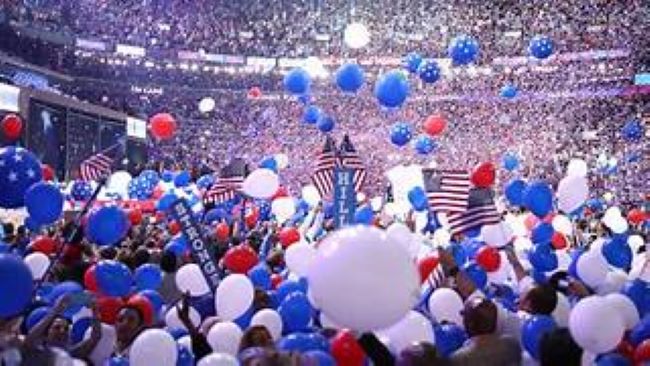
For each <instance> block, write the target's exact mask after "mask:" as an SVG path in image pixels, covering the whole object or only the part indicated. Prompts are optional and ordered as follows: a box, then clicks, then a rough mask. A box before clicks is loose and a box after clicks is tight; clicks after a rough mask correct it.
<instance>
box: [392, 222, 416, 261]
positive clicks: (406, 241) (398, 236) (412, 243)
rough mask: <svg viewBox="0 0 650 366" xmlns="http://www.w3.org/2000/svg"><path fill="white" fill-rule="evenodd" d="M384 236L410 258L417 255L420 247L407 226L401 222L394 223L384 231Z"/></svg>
mask: <svg viewBox="0 0 650 366" xmlns="http://www.w3.org/2000/svg"><path fill="white" fill-rule="evenodd" d="M386 235H387V237H388V240H390V241H393V242H396V243H399V244H400V245H402V246H403V247H404V249H406V251H407V252H408V253H409V255H410V256H411V257H415V256H416V255H417V252H418V250H419V249H420V245H419V243H418V242H417V241H416V238H415V235H413V232H411V229H409V228H408V226H406V225H404V224H403V223H401V222H394V223H392V224H391V225H390V226H389V227H388V229H386Z"/></svg>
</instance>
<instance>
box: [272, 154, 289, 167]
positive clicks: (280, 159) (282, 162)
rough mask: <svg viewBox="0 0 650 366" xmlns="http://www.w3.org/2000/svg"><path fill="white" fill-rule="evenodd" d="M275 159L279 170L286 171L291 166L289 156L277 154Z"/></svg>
mask: <svg viewBox="0 0 650 366" xmlns="http://www.w3.org/2000/svg"><path fill="white" fill-rule="evenodd" d="M273 158H274V159H275V163H276V164H277V165H278V168H279V169H285V168H286V167H288V166H289V157H288V156H287V154H275V156H274V157H273Z"/></svg>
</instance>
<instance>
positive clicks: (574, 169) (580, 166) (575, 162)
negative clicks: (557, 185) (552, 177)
mask: <svg viewBox="0 0 650 366" xmlns="http://www.w3.org/2000/svg"><path fill="white" fill-rule="evenodd" d="M587 172H588V169H587V163H586V162H585V161H584V160H582V159H571V161H569V166H568V167H567V170H566V175H567V176H568V177H571V176H578V177H586V176H587Z"/></svg>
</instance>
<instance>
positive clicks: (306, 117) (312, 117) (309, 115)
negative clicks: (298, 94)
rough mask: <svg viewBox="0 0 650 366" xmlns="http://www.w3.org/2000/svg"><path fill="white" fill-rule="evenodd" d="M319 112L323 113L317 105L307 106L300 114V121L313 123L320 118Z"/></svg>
mask: <svg viewBox="0 0 650 366" xmlns="http://www.w3.org/2000/svg"><path fill="white" fill-rule="evenodd" d="M321 114H323V112H322V111H321V110H320V108H318V107H317V106H315V105H310V106H307V107H306V108H305V111H304V113H303V115H302V121H303V122H304V123H305V124H308V125H315V124H316V123H318V119H319V118H320V116H321Z"/></svg>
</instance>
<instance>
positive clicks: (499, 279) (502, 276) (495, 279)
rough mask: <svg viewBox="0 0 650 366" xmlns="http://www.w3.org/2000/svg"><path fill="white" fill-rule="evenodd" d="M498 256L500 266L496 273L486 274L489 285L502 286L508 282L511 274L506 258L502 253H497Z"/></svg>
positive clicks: (510, 267)
mask: <svg viewBox="0 0 650 366" xmlns="http://www.w3.org/2000/svg"><path fill="white" fill-rule="evenodd" d="M499 256H500V257H501V265H500V266H499V268H498V269H497V270H496V271H493V272H487V278H488V282H490V283H495V284H498V285H502V284H504V283H505V282H506V281H508V278H509V277H510V273H511V272H512V265H511V264H510V262H509V261H508V256H507V255H506V253H505V252H504V251H499Z"/></svg>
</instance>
